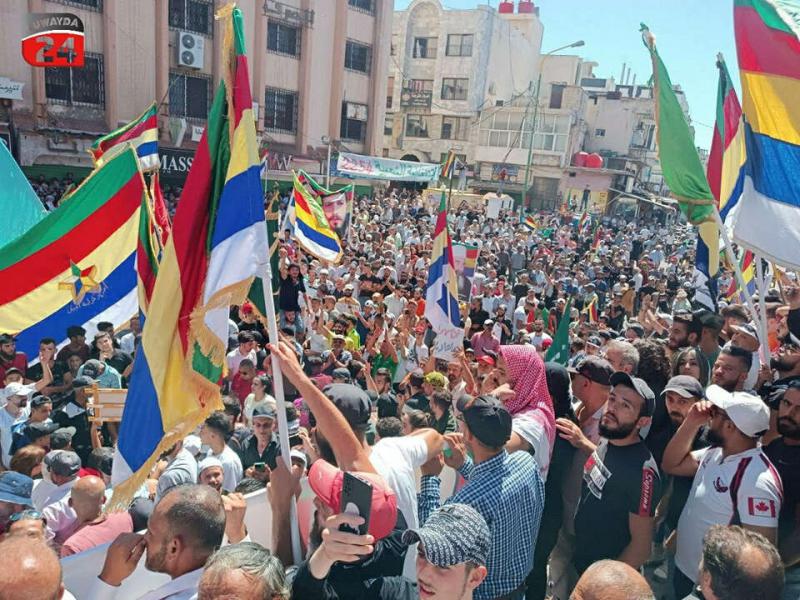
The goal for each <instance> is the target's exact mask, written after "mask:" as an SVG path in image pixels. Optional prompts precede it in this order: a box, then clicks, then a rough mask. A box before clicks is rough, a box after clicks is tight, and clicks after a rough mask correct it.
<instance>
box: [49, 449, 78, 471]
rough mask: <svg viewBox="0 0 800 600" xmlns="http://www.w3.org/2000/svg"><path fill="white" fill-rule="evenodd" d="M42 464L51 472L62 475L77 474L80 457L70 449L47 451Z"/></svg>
mask: <svg viewBox="0 0 800 600" xmlns="http://www.w3.org/2000/svg"><path fill="white" fill-rule="evenodd" d="M44 464H45V465H47V468H48V469H49V470H50V472H51V473H55V474H56V475H61V476H62V477H71V476H73V475H77V474H78V471H80V470H81V459H80V457H79V456H78V455H77V454H75V453H74V452H73V451H72V450H59V451H58V452H49V453H48V454H47V455H46V456H45V457H44Z"/></svg>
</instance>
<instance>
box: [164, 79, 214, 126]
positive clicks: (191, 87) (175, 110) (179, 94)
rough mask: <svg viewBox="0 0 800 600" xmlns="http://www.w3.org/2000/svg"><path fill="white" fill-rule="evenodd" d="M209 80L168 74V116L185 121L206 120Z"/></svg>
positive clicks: (209, 93)
mask: <svg viewBox="0 0 800 600" xmlns="http://www.w3.org/2000/svg"><path fill="white" fill-rule="evenodd" d="M210 98H211V80H210V79H209V78H208V77H194V76H192V75H185V74H183V73H170V74H169V114H170V115H171V116H173V117H186V118H187V119H203V120H205V119H206V118H208V107H209V105H210Z"/></svg>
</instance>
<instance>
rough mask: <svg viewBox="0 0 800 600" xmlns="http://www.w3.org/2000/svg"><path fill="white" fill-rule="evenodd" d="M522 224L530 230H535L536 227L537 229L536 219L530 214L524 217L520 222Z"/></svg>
mask: <svg viewBox="0 0 800 600" xmlns="http://www.w3.org/2000/svg"><path fill="white" fill-rule="evenodd" d="M522 224H523V225H525V227H527V228H528V229H530V230H531V231H536V230H537V229H539V223H538V222H537V221H536V219H534V218H533V217H531V216H530V215H528V216H527V217H525V220H524V221H523V222H522Z"/></svg>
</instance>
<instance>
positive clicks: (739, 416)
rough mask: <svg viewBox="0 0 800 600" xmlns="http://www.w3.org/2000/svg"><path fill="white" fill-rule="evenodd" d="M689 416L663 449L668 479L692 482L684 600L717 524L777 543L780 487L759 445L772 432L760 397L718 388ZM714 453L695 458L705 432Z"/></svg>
mask: <svg viewBox="0 0 800 600" xmlns="http://www.w3.org/2000/svg"><path fill="white" fill-rule="evenodd" d="M706 398H707V400H701V401H700V402H696V403H695V404H693V405H692V407H691V408H690V409H689V413H688V415H687V416H686V418H685V419H684V421H683V423H682V424H681V426H680V427H679V428H678V431H677V432H676V433H675V435H674V436H673V438H672V440H670V442H669V444H667V447H666V449H665V450H664V458H663V461H662V467H663V469H664V471H666V472H667V473H669V474H670V475H675V476H681V477H694V481H693V483H692V489H691V491H690V492H689V497H688V498H687V500H686V505H685V506H684V508H683V512H682V513H681V517H680V520H679V521H678V530H677V551H676V554H675V565H676V567H677V570H676V572H675V580H674V587H675V595H676V597H677V598H683V597H684V596H685V595H687V594H688V593H690V592H691V590H692V588H693V587H694V585H695V583H697V580H698V565H699V564H700V558H701V556H702V553H703V536H704V535H705V533H706V531H708V529H709V528H710V527H711V526H712V525H719V524H722V525H741V526H742V527H744V528H745V529H749V530H751V531H755V532H757V533H760V534H762V535H763V536H765V537H766V538H767V539H768V540H770V541H771V542H772V543H773V544H775V543H777V537H778V515H779V513H780V510H781V502H782V499H783V485H782V482H781V479H780V476H779V475H778V472H777V470H776V469H775V467H774V466H773V465H772V463H771V462H770V461H769V459H768V458H767V456H766V454H764V453H763V452H762V450H761V447H760V446H759V443H758V442H759V439H760V438H761V436H762V435H763V434H764V432H766V431H767V430H768V429H769V418H770V413H769V408H768V407H767V405H766V404H764V402H763V401H762V400H761V398H759V397H758V396H754V395H752V394H748V393H746V392H733V393H731V392H728V391H726V390H724V389H723V388H721V387H719V386H718V385H711V386H709V388H708V389H707V390H706ZM706 424H707V426H708V429H707V434H706V435H707V438H708V441H709V442H711V444H712V446H711V447H710V448H703V449H701V450H694V451H692V444H693V442H694V440H695V437H696V436H697V433H698V432H699V430H700V428H701V427H702V426H703V425H706Z"/></svg>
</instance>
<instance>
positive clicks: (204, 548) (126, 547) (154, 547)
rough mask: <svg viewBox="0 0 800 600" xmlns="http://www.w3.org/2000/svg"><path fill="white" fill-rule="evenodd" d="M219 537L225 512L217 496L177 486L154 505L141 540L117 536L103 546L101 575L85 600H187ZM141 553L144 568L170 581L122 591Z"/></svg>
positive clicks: (201, 489) (202, 489)
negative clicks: (156, 585) (140, 588)
mask: <svg viewBox="0 0 800 600" xmlns="http://www.w3.org/2000/svg"><path fill="white" fill-rule="evenodd" d="M224 533H225V508H224V505H223V503H222V497H221V496H220V495H219V493H218V492H217V491H216V490H214V489H213V488H211V487H209V486H205V485H181V486H178V487H176V488H174V489H172V490H170V491H169V492H167V494H166V495H165V496H164V497H163V498H162V499H161V501H160V502H159V503H158V504H156V506H155V508H154V509H153V514H152V515H150V519H149V521H148V523H147V532H146V533H145V534H144V535H140V534H138V533H123V534H122V535H120V536H119V537H118V538H117V539H116V540H114V542H113V543H112V544H111V546H109V548H108V551H107V552H106V560H105V564H104V565H103V570H102V571H101V572H100V575H99V576H98V578H97V580H96V581H95V583H94V585H93V587H92V592H91V594H89V595H88V596H87V597H89V598H92V599H93V600H112V599H115V598H131V599H133V598H137V599H139V600H166V599H169V600H190V599H191V598H194V597H195V595H196V593H197V584H198V582H199V581H200V577H201V576H202V574H203V566H204V565H205V563H206V560H208V558H209V557H210V556H211V555H212V554H213V553H214V551H215V550H216V549H217V548H218V547H219V546H220V545H221V544H222V537H223V535H224ZM145 550H147V556H146V558H145V567H146V568H147V569H148V570H149V571H153V572H155V573H165V574H167V575H169V576H170V577H171V578H172V580H171V581H170V582H169V583H166V584H164V585H162V586H161V587H159V588H158V589H155V590H152V591H149V592H146V593H142V590H132V589H124V588H123V586H122V583H123V582H124V581H125V579H126V578H127V577H129V576H130V575H131V573H133V571H134V570H136V566H137V565H138V564H139V561H140V560H141V558H142V555H143V554H144V553H145Z"/></svg>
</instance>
